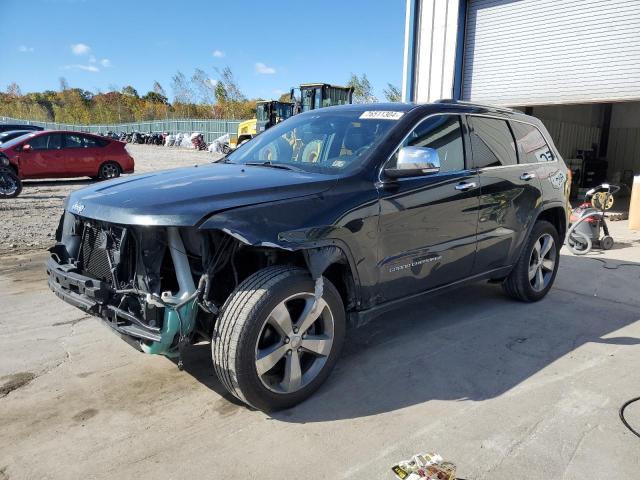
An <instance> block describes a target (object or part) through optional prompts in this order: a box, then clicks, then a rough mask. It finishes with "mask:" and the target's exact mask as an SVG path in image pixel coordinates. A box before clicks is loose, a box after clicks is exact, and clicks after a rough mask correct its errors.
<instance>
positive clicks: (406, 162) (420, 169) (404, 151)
mask: <svg viewBox="0 0 640 480" xmlns="http://www.w3.org/2000/svg"><path fill="white" fill-rule="evenodd" d="M439 171H440V157H439V156H438V152H437V151H436V150H435V149H433V148H429V147H403V148H401V149H400V151H399V152H398V162H397V164H396V167H395V168H387V169H385V171H384V172H385V174H386V175H387V176H389V177H391V178H400V177H415V176H419V175H429V174H433V173H438V172H439Z"/></svg>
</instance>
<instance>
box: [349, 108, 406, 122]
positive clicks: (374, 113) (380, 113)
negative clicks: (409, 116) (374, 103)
mask: <svg viewBox="0 0 640 480" xmlns="http://www.w3.org/2000/svg"><path fill="white" fill-rule="evenodd" d="M402 115H404V112H394V111H391V110H368V111H366V112H364V113H363V114H362V115H360V119H362V120H399V119H400V117H402Z"/></svg>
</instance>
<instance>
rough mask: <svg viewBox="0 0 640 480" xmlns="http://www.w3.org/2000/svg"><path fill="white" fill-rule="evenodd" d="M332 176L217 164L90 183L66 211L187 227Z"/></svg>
mask: <svg viewBox="0 0 640 480" xmlns="http://www.w3.org/2000/svg"><path fill="white" fill-rule="evenodd" d="M335 181H336V179H335V178H334V177H331V176H328V175H320V174H316V173H299V172H294V171H290V170H284V169H276V168H268V167H261V166H246V165H234V164H228V163H226V164H225V163H217V164H207V165H199V166H194V167H188V168H180V169H176V170H165V171H159V172H153V173H150V174H143V175H134V176H129V177H124V178H121V179H117V180H112V181H108V182H100V183H96V184H94V185H92V186H90V187H87V188H83V189H81V190H78V191H76V192H74V193H72V194H71V195H70V196H69V199H68V201H67V204H66V209H67V210H68V211H70V212H71V213H73V214H76V215H80V216H82V217H88V218H93V219H96V220H102V221H106V222H112V223H120V224H125V225H164V226H193V225H196V224H197V223H199V222H200V221H201V220H202V219H203V218H204V217H206V216H209V215H211V214H213V213H215V212H218V211H221V210H227V209H230V208H235V207H241V206H245V205H253V204H257V203H265V202H272V201H277V200H285V199H288V198H295V197H301V196H305V195H313V194H317V193H320V192H323V191H325V190H327V189H329V188H331V186H332V185H333V184H334V183H335Z"/></svg>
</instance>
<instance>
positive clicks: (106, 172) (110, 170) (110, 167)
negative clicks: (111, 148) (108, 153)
mask: <svg viewBox="0 0 640 480" xmlns="http://www.w3.org/2000/svg"><path fill="white" fill-rule="evenodd" d="M118 173H119V171H118V167H116V166H115V165H114V164H112V163H107V164H105V165H103V166H102V176H103V177H104V178H115V177H117V176H118Z"/></svg>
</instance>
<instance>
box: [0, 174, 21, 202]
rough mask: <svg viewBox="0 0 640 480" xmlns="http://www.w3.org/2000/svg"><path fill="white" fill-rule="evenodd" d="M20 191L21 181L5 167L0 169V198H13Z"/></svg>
mask: <svg viewBox="0 0 640 480" xmlns="http://www.w3.org/2000/svg"><path fill="white" fill-rule="evenodd" d="M20 192H22V181H21V180H20V178H19V177H18V176H17V175H16V174H15V173H13V171H12V170H9V169H7V168H5V169H0V198H15V197H17V196H18V195H20Z"/></svg>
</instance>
